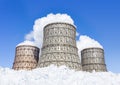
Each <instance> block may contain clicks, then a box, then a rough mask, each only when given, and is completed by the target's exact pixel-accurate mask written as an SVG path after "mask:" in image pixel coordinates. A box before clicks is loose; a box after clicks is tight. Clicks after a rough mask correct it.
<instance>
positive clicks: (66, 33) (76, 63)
mask: <svg viewBox="0 0 120 85" xmlns="http://www.w3.org/2000/svg"><path fill="white" fill-rule="evenodd" d="M51 64H54V65H57V66H61V65H65V66H67V67H69V68H70V69H75V70H82V66H81V63H80V59H79V56H78V49H77V47H76V28H75V27H74V26H73V25H71V24H68V23H51V24H48V25H46V26H45V27H44V38H43V46H42V49H41V56H40V59H39V62H38V66H37V67H46V66H49V65H51Z"/></svg>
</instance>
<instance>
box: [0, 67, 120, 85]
mask: <svg viewBox="0 0 120 85" xmlns="http://www.w3.org/2000/svg"><path fill="white" fill-rule="evenodd" d="M0 85H120V74H115V73H112V72H92V73H89V72H82V71H74V70H70V69H68V68H67V67H65V66H61V67H59V68H58V67H56V66H54V65H51V66H49V67H45V68H37V69H34V70H31V71H24V70H20V71H14V70H12V69H9V68H2V67H0Z"/></svg>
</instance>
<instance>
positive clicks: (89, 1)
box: [0, 0, 120, 73]
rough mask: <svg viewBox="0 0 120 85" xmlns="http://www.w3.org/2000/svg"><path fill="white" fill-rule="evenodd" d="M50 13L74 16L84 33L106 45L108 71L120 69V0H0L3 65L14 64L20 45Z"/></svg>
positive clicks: (79, 30)
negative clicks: (18, 45)
mask: <svg viewBox="0 0 120 85" xmlns="http://www.w3.org/2000/svg"><path fill="white" fill-rule="evenodd" d="M49 13H67V14H68V15H70V16H71V17H72V18H73V20H74V23H75V25H76V26H77V31H78V32H79V33H80V34H81V35H88V36H90V37H91V38H94V39H95V40H97V41H99V42H100V43H101V44H102V45H103V47H104V50H105V59H106V65H107V68H108V70H109V71H112V72H115V73H119V72H120V68H119V67H120V66H119V65H120V56H119V53H120V0H43V1H42V0H0V40H1V42H0V66H2V67H9V68H11V67H12V64H13V61H14V56H15V47H16V45H17V44H18V43H20V42H22V41H24V36H25V35H26V34H27V33H29V32H30V31H31V30H32V28H33V24H34V21H35V20H36V19H38V18H40V17H43V16H46V15H47V14H49Z"/></svg>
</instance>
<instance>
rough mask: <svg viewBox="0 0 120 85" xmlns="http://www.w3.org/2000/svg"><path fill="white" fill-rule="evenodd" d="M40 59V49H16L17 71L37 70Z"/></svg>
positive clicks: (25, 47)
mask: <svg viewBox="0 0 120 85" xmlns="http://www.w3.org/2000/svg"><path fill="white" fill-rule="evenodd" d="M38 59H39V48H37V47H35V46H29V45H21V46H18V47H16V54H15V59H14V64H13V69H15V70H22V69H24V70H31V69H34V68H36V66H37V63H38Z"/></svg>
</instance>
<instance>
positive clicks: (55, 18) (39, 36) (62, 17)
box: [23, 13, 75, 48]
mask: <svg viewBox="0 0 120 85" xmlns="http://www.w3.org/2000/svg"><path fill="white" fill-rule="evenodd" d="M54 22H64V23H69V24H72V25H74V21H73V20H72V18H71V17H70V16H69V15H67V14H60V13H58V14H52V13H51V14H48V15H47V16H45V17H42V18H39V19H37V20H35V24H34V26H33V30H32V31H31V32H30V33H28V34H27V35H26V36H25V40H27V41H32V42H33V43H35V44H36V46H37V47H39V48H41V47H42V42H43V28H44V26H45V25H47V24H49V23H54ZM74 26H75V25H74ZM23 43H24V42H23Z"/></svg>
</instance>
